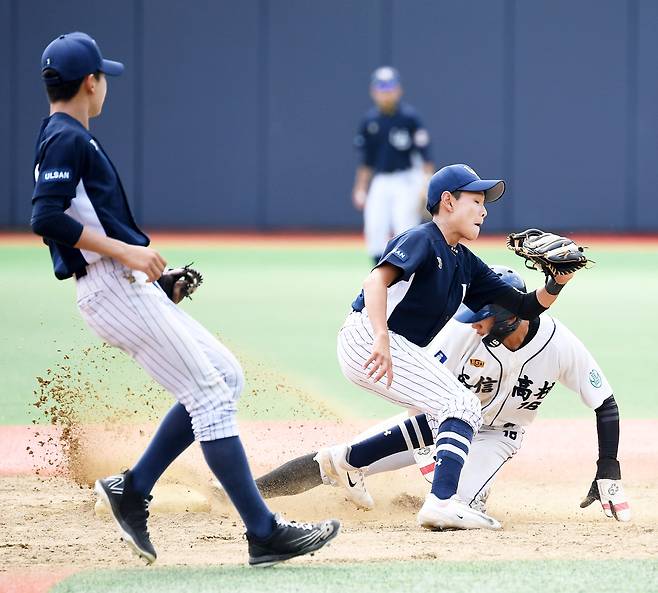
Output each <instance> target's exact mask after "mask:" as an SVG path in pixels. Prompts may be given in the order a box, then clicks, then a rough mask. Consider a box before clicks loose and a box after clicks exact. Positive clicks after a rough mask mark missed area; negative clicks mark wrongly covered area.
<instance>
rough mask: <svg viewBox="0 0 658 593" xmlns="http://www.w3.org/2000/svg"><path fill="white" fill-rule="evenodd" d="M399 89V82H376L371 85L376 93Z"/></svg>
mask: <svg viewBox="0 0 658 593" xmlns="http://www.w3.org/2000/svg"><path fill="white" fill-rule="evenodd" d="M399 87H400V83H399V82H376V83H374V84H373V85H372V88H373V89H375V90H376V91H393V90H395V89H397V88H399Z"/></svg>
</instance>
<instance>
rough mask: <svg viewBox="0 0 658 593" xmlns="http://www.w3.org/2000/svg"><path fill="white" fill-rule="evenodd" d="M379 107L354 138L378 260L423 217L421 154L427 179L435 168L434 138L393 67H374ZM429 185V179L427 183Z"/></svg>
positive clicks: (363, 206) (357, 186)
mask: <svg viewBox="0 0 658 593" xmlns="http://www.w3.org/2000/svg"><path fill="white" fill-rule="evenodd" d="M370 95H371V97H372V100H373V102H374V103H375V106H374V108H373V109H371V110H370V111H369V112H368V113H367V114H366V116H365V118H364V119H363V121H362V123H361V125H360V126H359V131H358V133H357V135H356V137H355V139H354V144H355V146H356V148H357V149H358V150H359V151H360V152H361V155H362V160H361V164H360V165H359V167H358V168H357V171H356V178H355V181H354V188H353V190H352V202H353V203H354V206H355V207H356V208H357V209H358V210H363V219H364V232H365V239H366V247H367V250H368V254H369V255H370V256H371V257H372V258H373V260H374V262H375V263H377V262H378V261H379V258H380V257H381V255H382V253H383V252H384V247H385V246H386V243H387V242H388V240H389V239H390V238H391V237H392V236H393V235H398V234H399V233H401V232H402V231H406V230H407V229H409V228H411V227H412V226H415V225H417V224H418V223H420V222H421V204H420V195H421V192H422V190H423V185H424V184H423V183H422V182H419V176H418V173H417V171H415V170H414V166H413V160H412V159H413V157H414V156H415V155H419V156H420V158H421V159H422V160H423V169H424V171H425V174H426V176H427V178H429V177H430V175H432V173H433V172H434V164H433V163H432V160H431V154H430V137H429V134H428V132H427V130H426V129H425V127H424V126H423V124H422V123H421V121H420V118H419V117H418V114H417V113H416V112H415V110H414V109H413V108H412V107H411V106H410V105H407V104H405V103H401V102H400V98H401V97H402V86H401V85H400V77H399V74H398V72H397V70H395V69H394V68H391V67H389V66H383V67H381V68H378V69H377V70H375V72H374V73H373V74H372V80H371V83H370ZM425 185H426V183H425Z"/></svg>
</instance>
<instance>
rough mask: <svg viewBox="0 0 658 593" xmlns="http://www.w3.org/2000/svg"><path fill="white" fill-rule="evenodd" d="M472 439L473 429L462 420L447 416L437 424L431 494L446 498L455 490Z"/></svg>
mask: <svg viewBox="0 0 658 593" xmlns="http://www.w3.org/2000/svg"><path fill="white" fill-rule="evenodd" d="M472 440H473V429H472V428H471V427H470V426H469V425H468V424H467V423H466V422H464V421H463V420H457V419H456V418H448V419H447V420H444V421H443V422H442V423H441V426H439V438H438V439H437V441H436V468H435V469H434V481H433V482H432V494H434V495H435V496H436V497H437V498H441V499H444V500H445V499H447V498H450V497H451V496H452V495H453V494H455V493H456V492H457V485H458V484H459V476H460V474H461V472H462V468H463V467H464V463H466V458H467V457H468V452H469V449H470V446H471V441H472Z"/></svg>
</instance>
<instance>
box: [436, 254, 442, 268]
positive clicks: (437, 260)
mask: <svg viewBox="0 0 658 593" xmlns="http://www.w3.org/2000/svg"><path fill="white" fill-rule="evenodd" d="M436 262H437V263H438V264H439V270H443V260H442V259H441V258H440V257H439V256H438V255H437V256H436Z"/></svg>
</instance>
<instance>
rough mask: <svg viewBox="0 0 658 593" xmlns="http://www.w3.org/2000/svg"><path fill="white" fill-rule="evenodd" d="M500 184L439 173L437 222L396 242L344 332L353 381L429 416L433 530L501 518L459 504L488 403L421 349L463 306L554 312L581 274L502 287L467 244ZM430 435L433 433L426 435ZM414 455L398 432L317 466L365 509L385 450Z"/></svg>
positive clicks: (329, 454) (432, 202) (425, 518)
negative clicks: (368, 471) (355, 494)
mask: <svg viewBox="0 0 658 593" xmlns="http://www.w3.org/2000/svg"><path fill="white" fill-rule="evenodd" d="M504 190H505V183H504V182H503V181H502V180H499V179H495V180H484V179H480V177H479V176H478V175H477V174H476V173H475V171H473V169H471V168H470V167H469V166H467V165H463V164H457V165H450V166H448V167H444V168H442V169H441V170H439V171H437V172H436V173H435V174H434V175H433V176H432V179H431V180H430V184H429V188H428V194H427V210H428V211H429V212H430V214H431V215H432V220H431V221H430V222H427V223H424V224H421V225H418V226H416V227H413V228H412V229H410V230H408V231H405V232H403V233H402V234H400V235H398V236H397V237H395V238H393V239H392V240H391V241H389V243H388V245H387V246H386V249H385V250H384V255H383V256H382V258H381V260H380V261H379V263H378V264H377V266H376V267H375V268H374V269H373V270H372V272H370V274H369V275H368V277H367V278H366V279H365V281H364V282H363V290H362V291H361V293H360V294H359V295H358V296H357V298H356V299H355V300H354V302H353V303H352V312H351V313H350V315H349V316H348V317H347V320H346V321H345V324H344V325H343V327H342V328H341V330H340V332H339V335H338V360H339V363H340V366H341V370H342V371H343V374H344V375H345V377H347V379H349V380H350V381H352V382H353V383H355V384H356V385H359V386H360V387H363V388H364V389H366V390H367V391H370V392H373V393H376V394H377V395H379V396H381V397H383V398H385V399H387V400H388V401H391V402H393V403H396V404H398V405H400V406H403V407H405V408H410V409H413V410H419V411H421V412H423V413H427V414H429V415H430V416H431V418H432V420H431V422H430V426H431V428H432V433H433V434H432V440H433V441H434V442H435V443H436V447H437V463H439V464H441V467H442V471H441V472H437V473H436V475H435V479H434V481H433V483H432V489H431V492H430V493H429V494H428V496H427V498H426V500H425V504H424V505H423V507H422V509H421V511H420V513H419V516H418V517H419V521H420V523H421V525H423V526H424V527H427V528H442V527H459V528H479V527H486V528H490V529H498V528H499V527H500V524H499V523H498V521H496V520H495V519H492V518H491V517H489V516H487V515H486V514H484V513H481V512H478V511H477V510H475V509H473V508H471V507H469V506H468V505H467V504H465V503H463V502H462V501H460V500H459V499H458V498H457V497H455V493H456V491H457V484H458V482H459V476H460V474H461V470H462V467H463V465H464V462H465V461H466V459H467V457H468V453H469V449H470V444H471V441H472V439H473V434H474V433H475V432H477V430H478V429H479V428H480V425H481V423H482V416H481V410H480V402H479V400H478V398H477V397H476V396H475V395H474V394H473V393H472V392H471V391H469V390H468V389H467V388H466V387H465V386H464V385H463V384H462V383H460V382H459V381H458V380H457V378H456V377H455V376H454V375H453V374H452V373H450V372H449V371H448V370H447V369H445V368H444V367H443V366H437V365H436V364H435V361H434V359H433V358H432V357H431V356H429V355H428V353H427V352H426V351H425V350H424V349H423V348H424V347H425V346H427V345H428V344H429V343H430V342H431V341H432V340H433V339H434V337H435V336H436V334H437V333H438V332H439V331H440V330H441V329H442V328H443V327H444V326H445V324H446V323H447V322H448V321H449V320H450V318H451V317H452V316H453V315H454V314H455V312H456V311H457V308H458V307H459V305H460V304H461V303H462V302H464V303H466V305H467V306H469V307H470V308H471V309H472V310H475V311H479V310H480V309H481V308H482V307H483V306H485V305H487V304H497V305H500V306H502V307H504V308H505V309H507V310H508V311H511V312H512V313H513V314H514V315H516V316H518V317H520V318H522V319H534V318H535V317H537V316H538V315H539V314H540V313H542V312H543V311H545V310H546V308H548V307H549V306H550V305H551V304H552V303H553V302H554V301H555V299H556V298H557V294H558V293H559V291H560V290H561V289H562V288H563V286H564V284H565V283H566V282H568V281H569V280H570V279H571V278H572V276H573V274H569V275H562V276H558V279H557V280H554V279H553V278H550V279H549V280H548V282H547V284H546V286H545V287H542V288H539V289H537V290H536V291H533V292H531V293H523V292H521V291H519V290H517V289H515V288H513V287H512V286H510V285H509V284H507V283H505V282H504V281H503V280H501V279H500V278H499V277H498V276H497V275H496V274H495V273H494V272H493V271H492V270H491V269H490V268H489V267H488V266H487V265H486V264H485V263H484V262H483V261H482V260H480V259H479V258H478V257H477V256H475V255H474V254H473V253H472V252H471V251H470V250H468V249H467V248H466V247H464V246H463V245H462V244H461V243H460V241H461V240H463V239H468V240H474V239H476V238H477V237H478V235H479V233H480V227H481V225H482V223H483V222H484V219H485V217H486V215H487V210H486V206H485V203H490V202H494V201H495V200H498V199H499V198H500V197H501V196H502V195H503V192H504ZM428 436H429V435H428ZM406 449H407V443H406V441H405V439H404V435H403V434H402V432H401V431H400V430H394V431H392V433H391V434H389V435H375V436H373V437H372V438H370V439H367V440H365V441H362V442H360V443H357V444H355V445H353V446H352V447H343V448H342V449H341V450H337V449H332V450H330V451H325V452H323V454H322V455H320V456H319V458H318V463H319V464H320V467H321V468H322V471H323V472H324V474H325V475H327V476H330V477H331V478H332V479H335V480H336V481H337V482H338V483H340V484H346V485H347V487H353V486H350V485H351V484H356V488H357V490H359V489H360V490H361V491H362V499H361V502H360V504H361V505H362V506H364V507H369V506H371V505H372V499H371V497H370V496H369V495H368V494H367V492H366V491H365V487H363V472H362V471H361V468H364V467H367V466H368V465H370V464H371V463H372V462H373V461H374V460H375V459H378V458H380V457H381V456H382V454H381V453H382V450H385V451H386V453H387V455H392V454H394V453H397V452H399V451H404V450H406Z"/></svg>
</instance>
